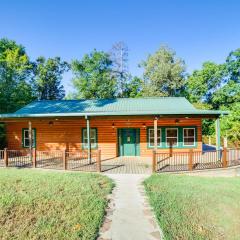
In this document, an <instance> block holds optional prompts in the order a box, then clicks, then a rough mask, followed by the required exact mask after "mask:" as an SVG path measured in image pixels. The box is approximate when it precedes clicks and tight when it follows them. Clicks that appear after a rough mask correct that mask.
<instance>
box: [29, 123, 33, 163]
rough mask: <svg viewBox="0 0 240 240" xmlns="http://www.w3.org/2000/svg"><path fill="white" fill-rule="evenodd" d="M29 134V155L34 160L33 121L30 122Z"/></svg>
mask: <svg viewBox="0 0 240 240" xmlns="http://www.w3.org/2000/svg"><path fill="white" fill-rule="evenodd" d="M28 136H29V156H30V161H31V162H32V122H31V121H29V122H28Z"/></svg>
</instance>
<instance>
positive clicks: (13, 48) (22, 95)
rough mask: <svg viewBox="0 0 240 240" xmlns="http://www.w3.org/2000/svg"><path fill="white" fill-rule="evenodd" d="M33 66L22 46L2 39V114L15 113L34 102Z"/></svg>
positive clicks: (0, 68)
mask: <svg viewBox="0 0 240 240" xmlns="http://www.w3.org/2000/svg"><path fill="white" fill-rule="evenodd" d="M31 71H32V64H31V62H30V60H29V57H28V55H27V54H26V52H25V49H24V47H23V46H22V45H18V44H17V43H16V42H15V41H11V40H8V39H5V38H3V39H0V105H1V109H0V112H2V113H6V112H14V111H16V110H17V109H18V108H20V107H22V106H23V105H26V104H27V103H29V101H32V100H33V98H34V96H33V94H32V91H31V84H30V80H31V76H32V75H31Z"/></svg>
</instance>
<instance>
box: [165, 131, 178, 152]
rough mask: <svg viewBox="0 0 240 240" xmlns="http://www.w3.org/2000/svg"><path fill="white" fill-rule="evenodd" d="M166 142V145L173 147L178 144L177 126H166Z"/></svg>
mask: <svg viewBox="0 0 240 240" xmlns="http://www.w3.org/2000/svg"><path fill="white" fill-rule="evenodd" d="M166 142H167V146H170V145H172V146H173V147H177V146H178V129H177V128H166Z"/></svg>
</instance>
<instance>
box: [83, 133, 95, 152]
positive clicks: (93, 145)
mask: <svg viewBox="0 0 240 240" xmlns="http://www.w3.org/2000/svg"><path fill="white" fill-rule="evenodd" d="M91 130H94V132H95V136H94V137H91ZM82 131H83V134H82V137H83V139H82V145H83V148H84V149H88V144H87V143H85V141H84V140H85V139H87V137H86V138H85V137H84V131H86V134H87V129H86V128H83V130H82ZM93 139H94V140H95V143H91V140H93ZM90 144H91V148H92V149H94V148H97V144H98V143H97V129H96V128H92V129H90Z"/></svg>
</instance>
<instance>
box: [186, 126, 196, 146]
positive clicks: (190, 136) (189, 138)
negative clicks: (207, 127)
mask: <svg viewBox="0 0 240 240" xmlns="http://www.w3.org/2000/svg"><path fill="white" fill-rule="evenodd" d="M183 145H184V146H194V145H195V128H184V129H183Z"/></svg>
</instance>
